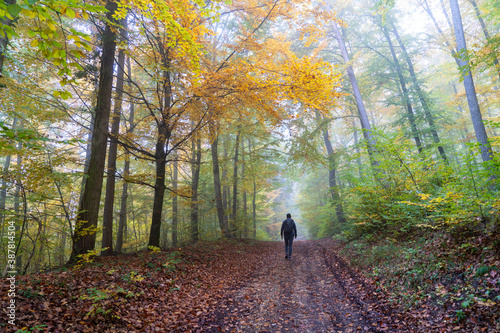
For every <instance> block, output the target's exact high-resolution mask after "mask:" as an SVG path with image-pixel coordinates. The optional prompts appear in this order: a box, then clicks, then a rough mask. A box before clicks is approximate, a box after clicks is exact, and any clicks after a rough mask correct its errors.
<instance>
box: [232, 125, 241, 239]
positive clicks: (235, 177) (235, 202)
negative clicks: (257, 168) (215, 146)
mask: <svg viewBox="0 0 500 333" xmlns="http://www.w3.org/2000/svg"><path fill="white" fill-rule="evenodd" d="M240 135H241V127H240V126H239V128H238V131H237V133H236V142H235V144H234V163H233V211H232V214H231V215H232V216H231V219H232V220H233V228H234V229H235V228H236V214H237V213H238V211H237V210H238V154H239V148H240ZM234 229H233V232H232V233H233V235H234V234H235V232H236V230H234ZM238 230H239V228H238ZM240 234H241V232H240Z"/></svg>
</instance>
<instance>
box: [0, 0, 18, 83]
mask: <svg viewBox="0 0 500 333" xmlns="http://www.w3.org/2000/svg"><path fill="white" fill-rule="evenodd" d="M4 2H5V5H6V6H9V5H13V4H15V3H16V0H4ZM1 23H2V24H3V25H5V26H13V25H14V21H12V20H10V19H4V20H1ZM8 44H9V37H7V35H5V36H1V35H0V77H2V73H3V64H4V61H5V53H6V51H7V45H8Z"/></svg>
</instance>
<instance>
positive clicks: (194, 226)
mask: <svg viewBox="0 0 500 333" xmlns="http://www.w3.org/2000/svg"><path fill="white" fill-rule="evenodd" d="M191 150H192V155H191V178H192V182H191V193H192V196H191V239H192V241H193V243H196V242H198V240H199V229H198V224H199V223H198V218H199V216H198V213H199V212H198V210H199V205H198V184H199V180H200V166H201V139H199V138H195V137H193V139H192V141H191Z"/></svg>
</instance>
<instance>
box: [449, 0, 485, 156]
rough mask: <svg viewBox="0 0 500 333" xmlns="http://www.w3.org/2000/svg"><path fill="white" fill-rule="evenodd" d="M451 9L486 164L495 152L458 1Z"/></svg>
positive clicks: (467, 93) (459, 60)
mask: <svg viewBox="0 0 500 333" xmlns="http://www.w3.org/2000/svg"><path fill="white" fill-rule="evenodd" d="M450 8H451V13H452V16H453V25H454V27H455V37H456V39H457V49H458V58H457V60H458V62H459V68H465V69H466V71H467V72H466V75H465V76H464V86H465V93H466V95H467V103H468V104H469V111H470V114H471V119H472V125H473V126H474V132H475V133H476V138H477V141H478V143H479V144H480V145H481V157H482V158H483V161H484V162H486V161H489V160H491V159H492V158H493V151H492V150H491V146H490V143H489V142H488V135H487V134H486V129H485V127H484V123H483V117H482V116H481V110H480V108H479V102H478V100H477V95H476V89H475V87H474V81H473V79H472V73H471V71H470V66H469V61H468V60H467V58H466V54H467V46H466V43H465V35H464V29H463V26H462V17H461V15H460V8H459V7H458V1H457V0H450Z"/></svg>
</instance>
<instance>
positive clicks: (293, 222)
mask: <svg viewBox="0 0 500 333" xmlns="http://www.w3.org/2000/svg"><path fill="white" fill-rule="evenodd" d="M287 220H290V221H292V227H293V230H292V233H291V235H292V236H294V235H295V238H297V227H296V226H295V221H294V220H292V219H286V220H285V221H283V223H282V224H281V236H283V231H284V230H285V222H286V221H287ZM288 235H290V234H286V233H285V236H288Z"/></svg>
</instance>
